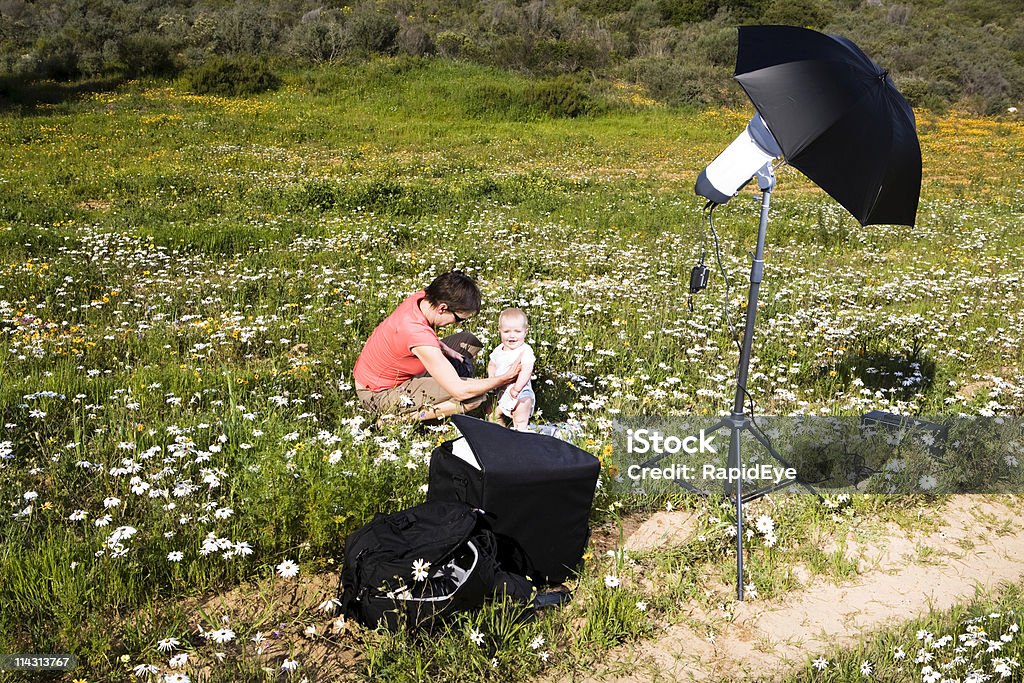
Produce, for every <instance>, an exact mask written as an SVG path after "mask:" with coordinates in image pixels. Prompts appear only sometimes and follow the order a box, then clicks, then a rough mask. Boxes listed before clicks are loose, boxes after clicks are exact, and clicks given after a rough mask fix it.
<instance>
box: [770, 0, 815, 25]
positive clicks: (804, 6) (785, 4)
mask: <svg viewBox="0 0 1024 683" xmlns="http://www.w3.org/2000/svg"><path fill="white" fill-rule="evenodd" d="M762 18H763V20H764V22H765V23H766V24H786V25H789V26H803V27H805V28H814V29H821V28H824V27H825V26H826V25H828V23H829V21H831V20H832V8H831V6H830V5H826V3H825V2H822V1H821V0H771V4H769V5H768V8H767V9H766V10H765V12H764V15H763V17H762Z"/></svg>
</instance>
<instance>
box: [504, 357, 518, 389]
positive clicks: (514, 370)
mask: <svg viewBox="0 0 1024 683" xmlns="http://www.w3.org/2000/svg"><path fill="white" fill-rule="evenodd" d="M522 369H523V364H522V363H520V362H519V361H516V362H515V363H514V364H513V365H512V367H511V368H509V369H508V370H507V371H506V372H505V374H504V375H502V376H501V380H502V381H501V386H504V385H506V384H508V383H510V382H514V381H516V378H517V377H519V371H520V370H522Z"/></svg>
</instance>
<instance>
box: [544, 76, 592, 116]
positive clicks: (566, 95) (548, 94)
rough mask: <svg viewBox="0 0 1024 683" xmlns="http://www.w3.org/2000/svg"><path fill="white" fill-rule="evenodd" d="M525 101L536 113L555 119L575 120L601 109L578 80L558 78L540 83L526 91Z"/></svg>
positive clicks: (564, 77)
mask: <svg viewBox="0 0 1024 683" xmlns="http://www.w3.org/2000/svg"><path fill="white" fill-rule="evenodd" d="M527 101H528V102H529V104H530V105H531V106H532V107H533V108H535V109H537V110H538V111H540V112H542V113H544V114H547V115H548V116H552V117H556V118H575V117H577V116H586V115H588V114H594V113H597V111H598V110H599V109H600V108H601V107H600V105H599V103H598V101H597V100H596V99H595V98H594V97H593V96H592V95H591V94H590V91H589V89H588V88H587V87H586V86H584V85H583V83H581V82H580V81H579V80H578V79H575V78H570V77H568V76H560V77H558V78H552V79H548V80H545V81H541V82H539V83H537V84H535V85H533V86H531V87H530V89H529V90H528V91H527Z"/></svg>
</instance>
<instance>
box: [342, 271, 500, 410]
mask: <svg viewBox="0 0 1024 683" xmlns="http://www.w3.org/2000/svg"><path fill="white" fill-rule="evenodd" d="M479 310H480V289H479V288H478V287H477V285H476V283H475V282H474V281H473V280H472V278H470V277H469V276H467V275H465V274H464V273H461V272H459V271H457V270H453V271H451V272H448V273H444V274H443V275H439V276H438V277H436V278H435V279H434V281H433V282H431V283H430V285H429V286H428V287H427V288H426V289H425V290H422V291H419V292H416V293H415V294H411V295H410V296H408V297H407V298H406V299H405V301H403V302H402V303H401V304H399V306H398V308H396V309H395V311H394V312H393V313H392V314H391V315H389V316H388V317H387V318H385V319H384V321H383V322H382V323H381V324H380V325H378V326H377V328H376V329H375V330H374V331H373V333H372V334H371V335H370V338H369V339H367V340H366V344H365V345H364V346H363V350H362V353H360V354H359V358H358V359H356V364H355V367H354V368H353V370H352V374H353V376H354V378H355V384H356V394H357V395H358V396H359V400H360V402H361V403H362V404H363V407H364V408H366V409H367V410H369V411H371V412H373V413H378V414H382V413H396V414H398V415H401V416H405V417H414V418H415V419H418V420H432V419H436V418H439V417H445V416H448V415H454V414H456V413H463V412H466V411H469V410H473V409H474V408H477V407H479V406H480V405H481V404H482V403H483V402H484V400H485V399H486V397H487V392H489V391H491V390H492V389H496V388H498V387H500V386H504V385H506V384H508V383H509V382H512V381H513V380H515V378H516V376H517V375H518V374H519V366H518V365H516V366H515V367H513V368H512V369H510V370H509V371H508V372H506V373H505V374H503V375H500V376H497V377H487V378H475V377H471V376H470V377H462V376H460V374H459V371H458V370H456V366H459V367H461V368H463V372H464V373H465V374H469V372H467V371H468V370H471V368H472V363H466V358H465V356H464V355H463V354H462V353H460V352H459V351H457V350H456V348H461V349H462V351H464V352H465V354H466V355H468V356H469V357H470V358H473V357H475V356H476V354H477V353H478V352H479V351H480V349H481V348H482V347H483V344H481V343H480V341H479V340H478V339H477V338H476V337H475V336H473V335H472V334H470V333H469V332H460V333H457V334H454V335H451V336H449V337H446V338H445V339H444V340H443V341H442V340H441V339H439V338H438V336H437V330H438V329H440V328H441V327H445V326H446V325H452V324H454V323H463V322H465V321H466V320H467V319H469V318H471V317H472V316H474V315H476V314H477V312H479ZM453 346H455V347H456V348H452V347H453ZM513 370H514V372H513Z"/></svg>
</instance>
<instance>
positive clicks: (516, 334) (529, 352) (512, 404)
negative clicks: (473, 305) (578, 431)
mask: <svg viewBox="0 0 1024 683" xmlns="http://www.w3.org/2000/svg"><path fill="white" fill-rule="evenodd" d="M529 327H530V326H529V324H528V323H527V321H526V314H525V313H523V312H522V311H521V310H520V309H518V308H506V309H505V310H504V311H502V312H501V315H499V316H498V332H499V333H500V334H501V343H500V344H498V346H497V348H495V349H494V351H491V362H490V363H488V364H487V376H488V377H497V376H498V375H501V374H502V373H505V372H508V369H509V368H511V367H512V366H513V365H514V364H515V362H516V361H517V360H518V361H519V362H521V363H522V366H523V368H522V370H520V371H519V376H518V377H516V380H515V381H514V382H513V383H512V384H510V385H509V386H508V387H506V388H505V392H504V393H503V394H502V395H501V398H500V399H498V406H497V408H498V411H500V412H501V414H502V415H505V416H506V417H510V418H512V428H513V429H516V430H519V431H521V432H522V431H527V430H528V427H527V425H528V424H529V422H530V415H532V414H533V408H534V405H536V402H537V396H536V394H534V393H533V387H532V386H530V375H532V374H533V364H534V363H535V362H536V361H537V357H536V356H535V355H534V353H533V349H531V348H530V345H529V344H527V343H526V331H527V330H528V329H529Z"/></svg>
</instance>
